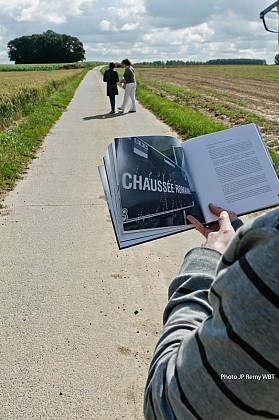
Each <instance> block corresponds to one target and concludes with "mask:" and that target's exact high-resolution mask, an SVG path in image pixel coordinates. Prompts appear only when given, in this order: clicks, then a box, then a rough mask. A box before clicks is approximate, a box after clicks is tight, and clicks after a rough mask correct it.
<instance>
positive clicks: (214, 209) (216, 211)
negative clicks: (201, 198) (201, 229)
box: [208, 203, 224, 217]
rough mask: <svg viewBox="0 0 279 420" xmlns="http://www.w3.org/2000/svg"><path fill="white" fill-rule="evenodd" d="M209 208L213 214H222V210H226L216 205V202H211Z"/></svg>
mask: <svg viewBox="0 0 279 420" xmlns="http://www.w3.org/2000/svg"><path fill="white" fill-rule="evenodd" d="M208 207H209V210H210V211H211V213H212V214H214V216H218V217H219V216H220V214H221V212H222V211H223V210H224V209H222V207H217V206H215V204H212V203H209V205H208Z"/></svg>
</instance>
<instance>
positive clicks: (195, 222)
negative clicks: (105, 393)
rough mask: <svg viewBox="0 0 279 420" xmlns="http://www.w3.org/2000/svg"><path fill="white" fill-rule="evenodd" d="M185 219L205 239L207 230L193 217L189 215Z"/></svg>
mask: <svg viewBox="0 0 279 420" xmlns="http://www.w3.org/2000/svg"><path fill="white" fill-rule="evenodd" d="M187 219H188V220H189V222H190V223H192V225H194V226H195V228H196V229H197V231H198V232H200V233H201V234H202V235H203V236H204V237H205V238H207V235H208V232H207V229H206V228H205V227H204V226H203V225H202V224H201V223H200V222H199V221H198V220H197V219H196V218H195V217H194V216H191V215H189V216H187Z"/></svg>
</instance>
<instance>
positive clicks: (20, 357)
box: [0, 69, 200, 420]
mask: <svg viewBox="0 0 279 420" xmlns="http://www.w3.org/2000/svg"><path fill="white" fill-rule="evenodd" d="M121 95H122V92H121V94H120V96H119V97H118V104H120V101H121ZM108 111H109V101H108V98H107V97H106V93H105V84H104V83H103V82H102V77H101V75H100V73H99V71H98V69H94V70H93V71H90V72H89V73H88V74H87V76H86V77H85V79H84V80H83V82H82V83H81V85H80V87H79V88H78V90H77V91H76V94H75V96H74V98H73V100H72V102H71V103H70V105H69V107H68V109H67V110H66V111H65V112H64V114H63V115H62V117H61V118H60V120H59V121H58V123H57V124H56V125H55V126H54V127H53V128H52V130H51V131H50V133H49V135H48V136H47V137H46V139H45V141H44V143H43V145H42V147H41V149H40V151H39V153H38V156H37V159H35V160H34V161H33V162H32V163H31V165H30V168H29V171H28V173H27V174H26V176H25V177H24V179H23V180H21V181H20V182H19V183H18V185H17V187H16V188H15V190H14V191H12V192H11V193H10V194H8V195H7V196H6V197H5V200H4V202H3V208H2V210H1V216H0V234H1V242H0V258H1V265H0V281H1V297H0V299H1V306H0V307H1V309H0V311H1V329H0V334H1V339H0V357H1V370H0V387H1V388H0V419H1V420H20V419H27V420H31V419H35V420H37V419H54V420H60V419H61V420H62V419H63V420H73V419H78V420H90V419H94V420H116V419H117V420H119V419H127V420H132V419H143V415H142V401H143V390H144V384H145V380H146V376H147V371H148V365H149V361H150V357H151V354H152V352H153V348H154V345H155V342H156V340H157V337H158V334H159V332H160V330H161V320H162V310H163V307H164V305H165V303H166V299H167V286H168V284H169V281H170V279H171V278H172V277H173V276H174V275H175V274H176V273H177V271H178V269H179V266H180V264H181V262H182V259H183V255H184V253H185V251H186V250H187V249H189V248H190V247H191V246H193V245H194V244H199V243H200V238H199V235H198V234H197V233H195V232H193V231H191V232H188V233H185V234H178V235H175V236H172V237H169V238H164V239H160V240H157V241H154V242H150V243H147V244H143V245H139V246H137V247H133V248H129V249H127V250H124V251H119V250H118V248H117V246H116V243H115V238H114V233H113V229H112V225H111V222H110V218H109V214H108V210H107V206H106V202H105V199H104V194H103V191H102V186H101V183H100V180H99V175H98V170H97V167H98V165H99V164H100V163H101V162H102V156H103V155H104V153H105V151H106V148H107V145H108V144H109V143H110V142H111V141H112V140H113V138H114V137H117V136H123V135H126V136H128V135H148V134H150V135H152V134H173V133H172V132H171V130H170V129H169V128H168V127H167V126H165V125H164V124H163V123H162V122H160V121H158V120H156V118H155V117H154V116H153V115H152V114H151V113H149V112H148V111H147V110H145V109H143V108H142V107H141V106H140V105H138V111H137V113H135V114H124V115H122V114H115V115H114V116H108V114H107V112H108Z"/></svg>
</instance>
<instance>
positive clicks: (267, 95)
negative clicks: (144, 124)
mask: <svg viewBox="0 0 279 420" xmlns="http://www.w3.org/2000/svg"><path fill="white" fill-rule="evenodd" d="M137 73H138V75H139V80H140V81H142V82H143V83H144V84H146V85H148V86H149V87H150V88H152V89H153V90H156V91H158V92H160V94H161V95H164V96H166V97H168V98H169V99H171V100H174V101H175V102H179V103H180V104H182V105H185V106H189V107H191V108H193V109H195V110H198V111H199V112H201V113H203V114H205V115H208V116H209V117H210V118H212V119H214V120H216V121H218V122H222V123H223V124H225V125H226V126H228V127H232V126H234V125H239V124H245V123H248V122H255V123H256V124H258V125H259V127H260V129H261V132H262V134H263V137H264V139H265V141H266V143H267V145H268V146H269V147H270V148H272V149H273V150H274V151H277V152H279V106H278V105H279V95H278V92H279V66H275V65H274V66H250V65H249V66H248V65H242V66H232V65H230V66H229V65H228V66H225V65H223V66H185V67H177V68H175V67H174V68H156V67H153V68H140V69H138V71H137ZM178 88H179V89H178Z"/></svg>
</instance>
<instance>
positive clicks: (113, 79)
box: [103, 63, 119, 114]
mask: <svg viewBox="0 0 279 420" xmlns="http://www.w3.org/2000/svg"><path fill="white" fill-rule="evenodd" d="M114 68H115V64H114V63H109V69H107V70H106V71H105V72H104V76H103V81H104V82H106V83H107V96H108V97H109V100H110V105H111V111H110V114H114V113H115V95H118V88H117V83H118V82H119V76H118V73H117V71H115V70H114Z"/></svg>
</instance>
